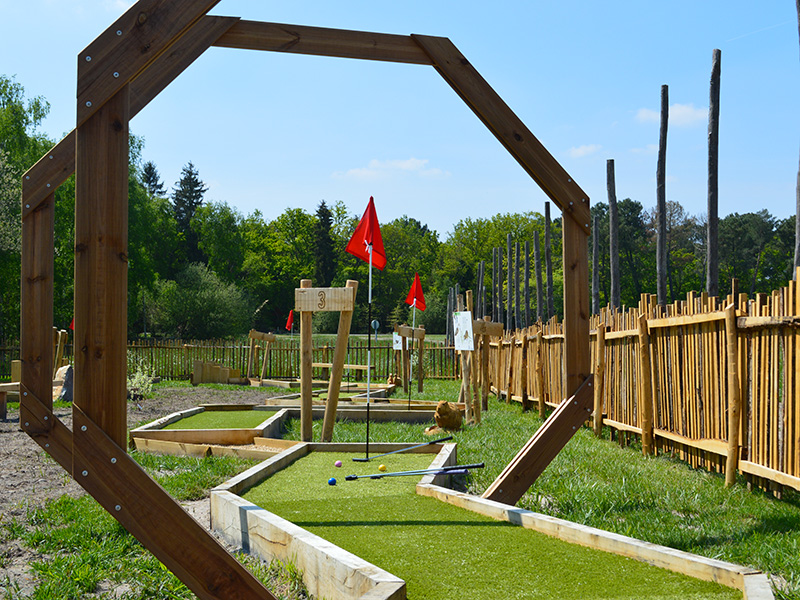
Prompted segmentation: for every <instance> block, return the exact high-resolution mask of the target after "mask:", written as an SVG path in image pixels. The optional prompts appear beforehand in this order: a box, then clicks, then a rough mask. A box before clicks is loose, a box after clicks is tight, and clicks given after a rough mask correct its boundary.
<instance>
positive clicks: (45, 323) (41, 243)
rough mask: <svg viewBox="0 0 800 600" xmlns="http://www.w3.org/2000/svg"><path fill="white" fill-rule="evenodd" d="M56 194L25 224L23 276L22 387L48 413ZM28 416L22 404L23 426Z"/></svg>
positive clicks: (51, 405) (21, 321)
mask: <svg viewBox="0 0 800 600" xmlns="http://www.w3.org/2000/svg"><path fill="white" fill-rule="evenodd" d="M54 191H55V190H53V191H52V192H50V193H49V194H48V195H47V197H46V198H45V200H44V201H42V202H41V203H40V204H39V205H38V206H37V207H36V209H35V210H33V212H30V213H28V215H27V217H26V218H24V219H23V220H22V257H21V272H20V275H21V280H22V281H21V289H20V294H21V295H20V304H21V311H20V332H21V339H20V358H21V359H22V372H21V374H20V383H21V385H22V386H24V387H25V388H26V389H27V390H28V391H29V392H30V393H32V394H33V395H34V396H35V397H37V398H41V399H42V402H43V403H44V406H45V408H46V409H47V410H52V408H53V379H52V375H53V271H54V267H53V254H54V226H55V195H54ZM25 201H26V197H25V195H24V193H23V202H25ZM27 412H28V411H27V408H26V407H25V405H24V404H23V403H21V404H20V418H21V421H22V422H23V423H24V422H25V420H26V419H27V420H29V419H28V414H27ZM29 421H30V420H29Z"/></svg>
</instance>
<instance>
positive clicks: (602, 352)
mask: <svg viewBox="0 0 800 600" xmlns="http://www.w3.org/2000/svg"><path fill="white" fill-rule="evenodd" d="M595 231H597V230H595ZM604 316H605V312H603V313H601V317H600V319H601V320H600V321H599V322H598V323H597V345H596V346H595V348H596V350H595V361H594V365H595V367H594V434H595V435H596V436H597V437H600V436H601V435H602V433H603V389H604V385H603V384H604V383H605V376H606V324H605V320H603V317H604Z"/></svg>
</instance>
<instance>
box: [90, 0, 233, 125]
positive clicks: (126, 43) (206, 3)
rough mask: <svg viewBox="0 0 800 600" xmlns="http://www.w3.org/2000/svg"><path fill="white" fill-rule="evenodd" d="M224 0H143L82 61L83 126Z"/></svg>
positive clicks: (106, 33)
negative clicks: (220, 0)
mask: <svg viewBox="0 0 800 600" xmlns="http://www.w3.org/2000/svg"><path fill="white" fill-rule="evenodd" d="M218 2H219V0H169V1H168V0H139V2H137V3H136V4H134V5H133V6H132V7H131V8H130V9H128V10H127V11H126V12H125V14H123V15H122V16H121V17H120V18H119V19H117V20H116V21H115V22H114V24H113V25H111V27H109V28H108V29H106V30H105V31H104V32H103V33H101V34H100V35H99V36H98V37H97V38H96V39H95V40H94V41H93V42H92V43H91V44H89V45H88V46H87V47H86V48H85V49H84V50H83V51H82V52H81V53H80V54H79V55H78V126H80V125H82V124H83V123H84V122H85V121H86V120H87V119H89V117H91V116H92V115H93V114H94V113H95V112H97V111H98V110H100V109H101V108H102V107H103V105H105V103H106V102H107V101H108V100H109V99H110V98H112V97H113V96H115V95H116V94H117V93H118V92H119V91H120V90H121V89H122V88H123V87H124V86H126V85H128V83H129V82H130V81H131V80H133V79H134V78H135V77H136V76H137V75H138V74H139V73H140V72H141V71H143V70H144V69H145V68H146V67H147V66H148V65H149V64H150V63H152V62H153V61H154V60H155V59H156V58H158V57H159V56H160V55H161V53H163V52H164V51H165V50H167V48H169V47H170V45H172V44H173V43H174V42H175V41H176V40H178V39H179V38H180V37H181V36H182V35H183V34H184V33H186V31H187V30H188V29H189V28H190V27H191V26H192V25H193V24H194V23H196V22H197V21H199V20H200V19H201V18H202V17H203V16H205V14H206V13H207V12H208V11H209V10H210V9H212V8H213V7H214V6H215V5H216V4H217V3H218Z"/></svg>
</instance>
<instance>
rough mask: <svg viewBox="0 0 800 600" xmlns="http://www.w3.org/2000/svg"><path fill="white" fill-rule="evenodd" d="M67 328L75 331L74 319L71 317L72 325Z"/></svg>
mask: <svg viewBox="0 0 800 600" xmlns="http://www.w3.org/2000/svg"><path fill="white" fill-rule="evenodd" d="M69 328H70V329H72V331H75V317H72V323H70V324H69Z"/></svg>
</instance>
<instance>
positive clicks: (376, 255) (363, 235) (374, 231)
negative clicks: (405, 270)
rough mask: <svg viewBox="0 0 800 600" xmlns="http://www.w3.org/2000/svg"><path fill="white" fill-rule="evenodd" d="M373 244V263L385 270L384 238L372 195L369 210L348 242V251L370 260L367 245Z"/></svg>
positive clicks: (346, 249) (364, 259) (368, 205)
mask: <svg viewBox="0 0 800 600" xmlns="http://www.w3.org/2000/svg"><path fill="white" fill-rule="evenodd" d="M370 245H371V246H372V264H373V265H374V266H375V268H376V269H378V270H380V271H383V268H384V267H385V266H386V251H385V250H384V249H383V238H382V237H381V228H380V225H379V224H378V215H377V214H376V213H375V202H374V201H373V199H372V196H370V197H369V204H367V210H366V211H364V216H363V217H361V220H360V221H359V222H358V226H357V227H356V230H355V231H354V232H353V237H351V238H350V241H349V242H347V247H346V248H345V251H346V252H349V253H350V254H352V255H353V256H357V257H358V258H360V259H361V260H363V261H365V262H369V252H367V247H368V246H370Z"/></svg>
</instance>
